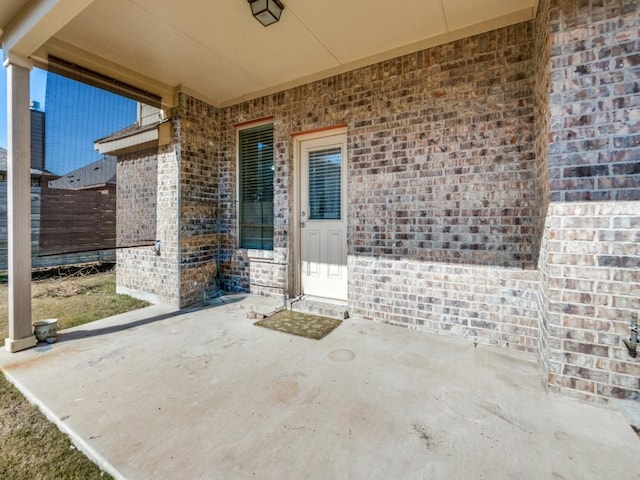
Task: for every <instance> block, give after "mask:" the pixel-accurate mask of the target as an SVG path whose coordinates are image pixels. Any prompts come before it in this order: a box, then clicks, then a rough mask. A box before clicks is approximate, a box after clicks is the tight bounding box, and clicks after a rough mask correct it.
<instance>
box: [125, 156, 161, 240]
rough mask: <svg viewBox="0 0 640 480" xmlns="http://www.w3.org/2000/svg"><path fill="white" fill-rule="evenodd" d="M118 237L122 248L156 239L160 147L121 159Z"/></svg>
mask: <svg viewBox="0 0 640 480" xmlns="http://www.w3.org/2000/svg"><path fill="white" fill-rule="evenodd" d="M117 168H118V175H120V176H121V178H120V177H119V180H120V181H119V182H118V184H117V187H116V189H117V198H118V201H117V205H116V238H117V246H118V247H119V248H122V247H128V246H138V245H141V244H144V243H147V244H149V243H150V242H151V243H152V242H153V241H154V240H155V238H156V210H157V205H156V202H157V194H158V192H157V185H158V159H157V149H153V150H147V151H145V152H139V153H135V154H131V155H126V156H121V157H120V158H119V159H118V164H117Z"/></svg>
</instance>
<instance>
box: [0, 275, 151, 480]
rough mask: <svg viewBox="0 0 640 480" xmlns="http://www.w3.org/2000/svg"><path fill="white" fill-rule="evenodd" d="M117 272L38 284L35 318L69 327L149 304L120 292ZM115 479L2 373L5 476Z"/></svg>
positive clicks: (1, 328) (3, 329)
mask: <svg viewBox="0 0 640 480" xmlns="http://www.w3.org/2000/svg"><path fill="white" fill-rule="evenodd" d="M7 288H8V287H7V285H0V339H4V338H5V337H6V336H7V315H8V306H7V293H8V292H7ZM115 290H116V289H115V274H113V273H101V274H96V275H89V276H86V277H80V278H67V279H55V280H43V281H37V282H33V284H32V297H33V299H32V319H33V321H37V320H41V319H43V318H58V319H59V324H60V328H69V327H72V326H76V325H81V324H83V323H87V322H91V321H93V320H97V319H100V318H105V317H108V316H111V315H116V314H119V313H124V312H127V311H129V310H135V309H136V308H141V307H144V306H146V305H148V304H147V303H146V302H143V301H140V300H136V299H133V298H131V297H128V296H126V295H117V294H116V292H115ZM5 478H6V479H12V480H45V479H56V480H57V479H60V480H67V479H68V480H74V479H77V480H85V479H87V480H90V479H94V478H95V479H98V478H100V479H108V478H111V477H110V476H109V475H107V474H106V473H104V472H102V471H101V470H100V469H99V468H98V467H97V466H96V465H95V464H93V463H92V462H91V461H90V460H89V459H88V458H87V457H86V456H84V455H83V454H82V453H81V452H79V451H78V450H77V449H76V448H75V447H74V446H73V444H72V443H71V441H70V439H69V437H68V436H67V435H65V434H63V433H62V432H60V430H58V429H57V428H56V427H55V425H53V424H52V423H50V422H49V421H48V420H47V419H46V418H45V417H44V415H43V414H42V413H40V411H39V410H38V409H37V408H36V407H35V406H33V405H31V404H30V403H29V402H27V400H26V399H25V398H24V397H23V396H22V394H20V392H18V390H17V389H15V388H14V387H13V386H12V385H11V384H10V383H9V382H8V381H7V380H6V379H5V377H4V375H0V479H5Z"/></svg>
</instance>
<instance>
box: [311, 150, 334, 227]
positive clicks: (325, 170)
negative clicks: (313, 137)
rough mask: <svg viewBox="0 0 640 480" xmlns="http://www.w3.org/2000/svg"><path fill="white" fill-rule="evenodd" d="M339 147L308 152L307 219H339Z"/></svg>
mask: <svg viewBox="0 0 640 480" xmlns="http://www.w3.org/2000/svg"><path fill="white" fill-rule="evenodd" d="M341 164H342V152H341V149H340V147H337V148H327V149H323V150H316V151H315V152H309V220H340V212H341V209H342V203H341V195H340V193H341V191H342V182H341V175H340V173H341V170H342V167H341Z"/></svg>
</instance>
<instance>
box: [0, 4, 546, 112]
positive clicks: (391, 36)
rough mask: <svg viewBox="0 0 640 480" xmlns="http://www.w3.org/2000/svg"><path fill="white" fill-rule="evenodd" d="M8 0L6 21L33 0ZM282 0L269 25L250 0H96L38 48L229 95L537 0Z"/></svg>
mask: <svg viewBox="0 0 640 480" xmlns="http://www.w3.org/2000/svg"><path fill="white" fill-rule="evenodd" d="M1 1H2V5H3V6H2V8H0V28H2V26H5V25H6V24H7V23H8V20H9V19H10V18H11V17H12V16H13V15H14V14H15V12H16V9H17V8H20V5H21V4H22V5H24V4H26V3H28V2H27V1H25V0H1ZM283 1H284V4H285V10H284V12H283V14H282V18H281V20H280V22H279V23H276V24H274V25H271V26H269V27H266V28H265V27H263V26H262V25H260V24H259V23H258V22H257V21H256V20H255V19H253V17H252V16H251V12H250V7H249V5H248V3H247V1H246V0H182V1H175V0H94V1H93V2H91V3H90V4H89V5H88V7H86V8H85V9H84V10H82V11H81V12H80V13H79V14H78V15H77V16H76V17H75V18H73V19H71V20H70V21H69V22H68V23H66V25H65V26H63V27H62V28H61V29H60V30H59V31H58V32H57V33H56V34H55V38H53V39H51V40H49V41H48V42H47V43H46V44H45V45H44V46H43V48H41V49H40V50H39V51H37V52H35V53H34V58H41V59H44V58H46V54H47V53H50V52H54V53H55V54H57V55H58V56H63V58H64V57H65V56H66V57H75V58H67V59H68V60H72V61H76V62H77V63H83V64H84V66H87V67H89V68H93V69H98V70H102V71H103V73H107V74H111V75H115V76H117V77H120V79H124V80H126V81H129V82H130V83H134V84H136V85H137V86H143V87H146V88H147V89H151V90H153V86H154V85H157V84H161V85H163V86H166V87H167V91H168V90H169V89H174V88H177V87H182V88H183V89H184V90H186V91H189V92H191V93H194V94H197V95H198V96H200V97H201V98H204V99H207V100H209V101H210V102H212V103H214V104H216V105H226V104H230V103H234V102H237V101H240V100H242V99H245V98H250V97H254V96H257V95H260V94H264V93H268V92H271V91H276V90H278V89H281V88H284V87H287V86H291V85H294V84H299V83H303V82H306V81H309V80H313V79H317V78H322V77H324V76H328V75H331V74H334V73H338V72H340V71H346V70H349V69H352V68H355V67H358V66H362V65H365V64H369V63H373V62H375V61H379V60H382V59H384V58H390V57H392V56H395V55H398V54H401V53H407V52H409V51H415V50H418V49H420V48H425V47H427V46H431V45H434V44H437V43H442V42H445V41H450V40H452V39H455V38H462V37H464V36H467V35H470V34H473V33H477V32H480V31H486V30H490V29H492V28H497V27H500V26H504V25H508V24H511V23H515V22H519V21H523V20H527V19H530V18H532V16H533V12H534V9H535V6H536V3H537V0H392V1H387V2H385V1H382V0H283ZM65 54H66V55H65ZM83 59H86V61H85V62H83V61H82V60H83ZM89 60H91V61H89ZM121 67H124V68H122V69H121ZM118 70H122V72H125V73H123V74H122V75H120V74H119V73H117V71H118ZM138 77H139V78H138ZM158 93H160V92H158ZM165 96H166V94H165Z"/></svg>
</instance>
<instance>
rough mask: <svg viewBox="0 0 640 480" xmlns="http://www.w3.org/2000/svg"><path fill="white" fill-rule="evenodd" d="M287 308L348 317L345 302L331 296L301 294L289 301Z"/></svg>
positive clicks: (339, 318)
mask: <svg viewBox="0 0 640 480" xmlns="http://www.w3.org/2000/svg"><path fill="white" fill-rule="evenodd" d="M289 309H290V310H295V311H298V312H304V313H310V314H312V315H318V316H321V317H329V318H336V319H338V320H346V319H347V318H349V311H348V310H347V302H346V301H344V300H336V299H332V298H325V297H314V296H312V295H301V296H299V297H296V298H294V299H292V300H290V301H289Z"/></svg>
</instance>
